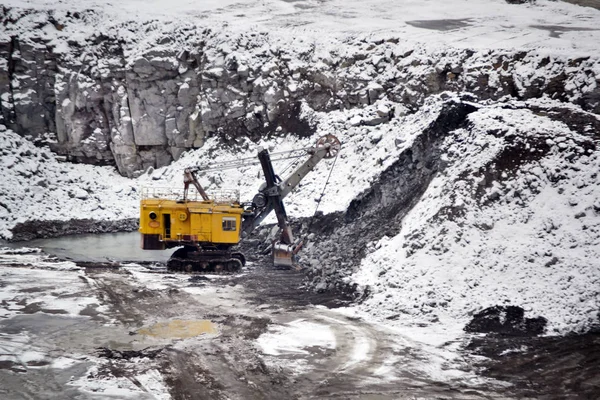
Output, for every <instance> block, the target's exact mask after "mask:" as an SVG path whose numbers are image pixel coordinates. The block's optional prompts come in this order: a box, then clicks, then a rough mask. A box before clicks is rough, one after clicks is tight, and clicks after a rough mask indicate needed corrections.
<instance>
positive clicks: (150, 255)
mask: <svg viewBox="0 0 600 400" xmlns="http://www.w3.org/2000/svg"><path fill="white" fill-rule="evenodd" d="M0 245H2V246H4V245H6V246H8V247H12V248H16V247H17V248H18V247H39V248H41V249H43V250H44V251H45V252H46V253H48V254H52V255H54V256H57V257H61V258H70V259H72V260H73V261H83V262H98V261H100V262H105V261H157V262H166V261H167V260H168V259H169V257H170V256H171V253H173V251H175V249H170V250H142V249H141V248H140V234H139V232H121V233H99V234H86V235H70V236H61V237H57V238H49V239H34V240H29V241H26V242H10V243H0Z"/></svg>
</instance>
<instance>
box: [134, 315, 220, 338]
mask: <svg viewBox="0 0 600 400" xmlns="http://www.w3.org/2000/svg"><path fill="white" fill-rule="evenodd" d="M137 333H139V334H140V335H146V336H153V337H158V338H163V339H169V338H178V339H186V338H190V337H194V336H200V335H204V334H210V335H216V334H217V328H216V327H215V325H214V324H213V323H212V322H211V321H209V320H206V319H202V320H196V321H186V320H181V319H174V320H172V321H169V322H159V323H158V324H154V325H152V326H149V327H147V328H142V329H140V330H138V331H137Z"/></svg>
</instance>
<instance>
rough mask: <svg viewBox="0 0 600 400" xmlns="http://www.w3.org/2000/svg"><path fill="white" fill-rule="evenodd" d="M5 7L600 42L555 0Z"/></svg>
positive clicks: (588, 24)
mask: <svg viewBox="0 0 600 400" xmlns="http://www.w3.org/2000/svg"><path fill="white" fill-rule="evenodd" d="M4 5H5V6H7V7H25V8H34V9H40V10H54V11H55V12H66V11H70V12H75V11H80V12H84V11H85V10H94V11H95V12H96V13H98V14H96V15H92V16H89V17H88V18H89V19H90V21H89V22H90V23H89V27H88V29H90V30H93V29H94V28H95V25H96V24H107V23H108V24H109V25H110V26H118V24H119V23H121V22H123V21H130V20H138V21H149V20H153V19H155V20H162V21H163V25H164V26H165V27H166V28H167V29H168V28H170V26H169V25H171V26H172V25H178V24H179V25H183V24H186V23H200V22H201V23H202V25H203V26H218V27H223V26H225V27H227V29H229V30H232V31H242V30H243V31H252V30H255V31H271V32H273V31H276V32H280V33H282V34H285V35H288V36H303V37H305V38H306V39H308V40H316V39H318V38H322V39H323V40H327V39H328V38H330V37H350V36H353V35H357V34H364V33H365V32H367V33H369V34H371V35H372V36H374V37H390V36H396V37H401V38H402V39H403V40H405V41H408V42H411V43H413V44H415V43H426V44H427V45H428V46H438V47H440V48H443V47H446V46H448V45H451V46H453V47H463V48H526V49H540V50H552V51H565V52H571V51H574V50H575V51H582V52H586V51H591V50H596V49H597V43H599V42H600V31H598V30H597V21H598V18H600V11H598V10H595V9H592V8H582V7H579V6H575V5H572V4H568V3H565V2H556V1H550V0H538V1H537V2H535V3H534V4H524V5H511V4H507V3H506V2H505V1H504V0H453V1H443V0H429V1H426V2H423V1H416V0H412V1H403V2H397V1H391V0H366V1H365V0H360V1H359V0H332V1H327V2H315V1H299V2H287V1H280V0H265V1H261V2H255V1H249V0H235V1H234V0H228V1H202V2H196V1H191V0H176V1H165V0H152V1H146V2H143V5H142V3H141V2H140V1H139V0H124V1H115V0H95V1H86V2H85V3H81V2H77V1H73V0H70V1H63V2H60V3H56V2H53V1H48V0H6V1H5V2H4ZM101 13H105V14H106V15H105V16H103V15H102V14H101ZM73 30H74V28H73V27H71V26H65V27H64V28H63V31H62V33H60V35H64V36H67V35H69V34H72V33H73ZM49 34H54V35H56V33H55V32H49ZM60 35H59V36H60ZM132 35H136V34H135V33H132V32H124V33H123V36H126V37H130V36H132ZM137 35H139V36H140V38H141V39H142V40H143V39H144V36H146V37H145V39H150V38H148V34H147V32H139V33H138V34H137ZM73 39H74V40H75V39H76V37H74V38H73Z"/></svg>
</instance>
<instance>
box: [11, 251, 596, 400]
mask: <svg viewBox="0 0 600 400" xmlns="http://www.w3.org/2000/svg"><path fill="white" fill-rule="evenodd" d="M20 252H21V253H20ZM0 256H1V257H0V264H1V265H0V268H1V269H0V293H1V294H2V297H1V298H0V299H1V301H0V311H1V314H0V398H2V399H96V398H118V399H122V398H135V399H168V398H173V399H200V400H202V399H322V398H330V399H405V398H406V399H414V398H421V399H449V398H454V399H489V398H525V397H528V398H597V397H598V394H600V382H599V378H598V374H597V368H598V366H599V365H600V362H599V360H598V354H599V353H600V351H599V350H600V341H599V339H598V336H597V335H593V334H589V335H586V336H579V337H567V338H506V337H504V338H496V337H493V336H487V337H482V336H472V337H469V338H467V339H465V340H464V341H461V342H460V343H446V344H444V345H442V346H431V345H427V344H424V343H421V342H419V341H415V340H414V339H411V338H409V337H407V336H404V335H403V334H402V332H401V331H397V330H391V329H388V328H386V327H385V326H384V325H378V324H372V323H368V322H366V321H364V320H361V319H360V318H357V317H355V316H353V315H351V314H348V313H344V312H342V311H341V310H343V309H344V308H343V306H345V305H348V304H349V302H350V301H351V297H350V296H347V295H343V294H339V293H331V292H329V293H320V294H315V293H312V292H309V291H307V290H306V289H305V287H304V282H305V276H304V272H303V271H297V270H279V269H274V268H272V267H270V266H268V264H267V263H265V262H264V259H263V258H260V257H255V258H251V261H250V263H249V265H248V266H247V268H245V269H244V271H243V272H242V273H241V274H235V275H224V276H215V275H183V274H171V273H168V272H167V271H166V270H165V267H164V263H160V262H158V263H137V264H134V263H126V262H119V263H107V262H96V263H94V262H90V261H85V262H79V263H76V264H74V263H71V262H63V261H61V260H58V259H54V258H52V257H48V256H46V255H44V254H43V253H38V252H30V253H28V251H22V250H18V249H17V250H13V251H9V252H8V253H7V252H5V253H4V254H1V255H0ZM469 343H470V344H469ZM482 356H483V357H482Z"/></svg>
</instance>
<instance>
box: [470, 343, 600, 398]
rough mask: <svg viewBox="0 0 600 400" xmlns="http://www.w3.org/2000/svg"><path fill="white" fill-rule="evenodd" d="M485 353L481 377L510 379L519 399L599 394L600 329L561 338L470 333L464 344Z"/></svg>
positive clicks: (473, 352) (599, 395) (593, 395)
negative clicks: (475, 336)
mask: <svg viewBox="0 0 600 400" xmlns="http://www.w3.org/2000/svg"><path fill="white" fill-rule="evenodd" d="M467 350H469V351H470V352H471V353H472V354H476V355H480V356H485V357H487V359H486V360H484V361H481V362H479V363H478V364H477V367H479V368H481V372H480V373H481V374H483V375H484V376H487V377H490V378H494V379H499V380H503V381H507V382H510V383H512V384H514V387H513V388H512V389H511V391H512V392H514V393H515V394H516V396H517V397H518V398H525V397H527V398H536V399H599V398H600V373H599V372H598V371H600V334H598V333H587V334H583V335H567V336H563V337H534V338H531V337H529V338H525V337H506V336H505V337H502V336H497V335H495V336H494V335H490V336H485V337H480V338H474V339H472V340H471V343H470V344H469V345H468V346H467Z"/></svg>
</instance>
